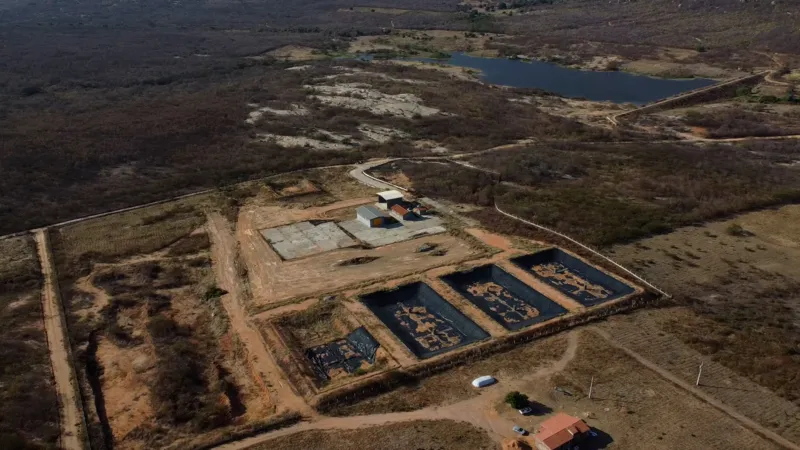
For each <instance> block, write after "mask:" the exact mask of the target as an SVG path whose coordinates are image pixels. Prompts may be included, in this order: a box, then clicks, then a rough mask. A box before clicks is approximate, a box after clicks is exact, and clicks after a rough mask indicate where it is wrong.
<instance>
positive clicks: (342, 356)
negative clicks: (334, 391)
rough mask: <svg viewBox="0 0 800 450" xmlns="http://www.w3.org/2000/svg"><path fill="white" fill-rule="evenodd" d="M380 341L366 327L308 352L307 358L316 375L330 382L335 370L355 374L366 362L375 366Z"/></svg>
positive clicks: (312, 348)
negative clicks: (331, 374) (332, 372)
mask: <svg viewBox="0 0 800 450" xmlns="http://www.w3.org/2000/svg"><path fill="white" fill-rule="evenodd" d="M378 347H380V344H378V341H376V340H375V338H373V337H372V335H371V334H369V331H367V330H366V329H365V328H364V327H360V328H357V329H355V330H354V331H353V332H352V333H350V334H348V335H347V336H345V338H344V339H338V340H336V341H333V342H329V343H327V344H324V345H318V346H316V347H311V348H309V349H307V350H306V358H308V359H309V361H311V365H312V367H313V369H314V373H315V374H316V375H317V377H318V378H319V379H321V380H329V379H330V373H331V371H333V370H337V369H343V370H345V371H346V372H347V373H353V372H355V371H356V370H358V369H360V368H361V367H362V365H363V364H364V361H366V362H368V363H370V364H375V353H376V352H377V351H378Z"/></svg>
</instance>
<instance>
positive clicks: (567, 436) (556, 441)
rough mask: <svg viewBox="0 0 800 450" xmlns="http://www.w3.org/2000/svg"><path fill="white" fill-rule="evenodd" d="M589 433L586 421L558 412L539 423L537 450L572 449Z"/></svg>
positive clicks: (536, 438) (536, 441)
mask: <svg viewBox="0 0 800 450" xmlns="http://www.w3.org/2000/svg"><path fill="white" fill-rule="evenodd" d="M588 434H589V425H586V422H584V421H582V420H581V419H578V418H577V417H572V416H570V415H567V414H564V413H558V414H556V415H555V416H553V417H551V418H549V419H547V420H545V421H544V422H542V424H541V425H539V430H538V431H537V432H536V436H534V441H535V443H536V449H537V450H572V449H573V448H575V447H576V445H577V444H578V443H579V442H581V441H582V440H583V439H585V438H586V436H587V435H588Z"/></svg>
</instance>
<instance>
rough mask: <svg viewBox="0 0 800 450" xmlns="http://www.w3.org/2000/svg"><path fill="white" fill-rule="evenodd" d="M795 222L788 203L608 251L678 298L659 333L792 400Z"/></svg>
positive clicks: (798, 234)
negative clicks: (664, 332) (656, 281)
mask: <svg viewBox="0 0 800 450" xmlns="http://www.w3.org/2000/svg"><path fill="white" fill-rule="evenodd" d="M798 219H800V208H798V207H797V206H795V205H792V206H785V207H782V208H780V209H773V210H767V211H761V212H754V213H749V214H744V215H741V216H738V217H736V218H733V219H730V220H727V221H723V222H716V223H711V224H707V225H704V226H698V227H689V228H681V229H679V230H677V231H675V232H673V233H670V234H667V235H663V236H657V237H653V238H649V239H644V240H641V241H639V242H637V243H635V244H630V245H626V246H618V247H614V248H613V250H614V255H616V257H617V258H618V259H619V260H621V261H622V262H624V263H627V264H629V265H630V266H632V267H634V268H635V269H636V270H637V271H638V272H640V273H642V274H644V275H645V276H647V277H649V278H652V279H656V280H659V282H660V283H661V284H662V286H663V287H664V288H665V289H667V290H668V291H669V292H671V293H672V294H673V295H674V296H675V301H676V303H677V305H678V307H677V310H675V311H671V310H665V311H663V314H659V318H658V319H657V320H656V321H655V323H656V328H657V329H662V330H664V331H668V332H670V333H674V334H675V335H677V336H679V337H680V338H681V339H682V340H683V341H684V342H686V343H688V344H689V345H690V346H691V347H692V348H694V349H695V350H697V351H699V352H700V353H702V354H704V355H707V356H708V357H710V358H712V359H713V360H714V361H717V362H720V363H722V364H724V365H725V366H727V367H730V368H732V369H734V370H735V371H736V372H738V373H740V374H742V375H745V376H747V377H748V378H750V379H752V380H754V381H756V382H758V383H759V384H761V385H762V386H765V387H768V388H769V389H771V390H772V391H774V392H775V393H777V394H779V395H781V396H783V397H784V398H787V399H789V400H791V401H793V402H795V403H796V402H797V401H798V399H800V390H798V380H797V375H798V373H800V357H798V352H797V349H798V348H799V347H800V339H799V338H798V330H797V323H796V320H794V318H795V317H796V316H797V314H798V307H797V304H798V303H797V302H798V298H800V283H798V279H800V273H798V267H797V262H796V261H797V258H798V257H800V254H798V246H800V229H798V226H797V224H798V223H799V222H798ZM755 419H761V418H755Z"/></svg>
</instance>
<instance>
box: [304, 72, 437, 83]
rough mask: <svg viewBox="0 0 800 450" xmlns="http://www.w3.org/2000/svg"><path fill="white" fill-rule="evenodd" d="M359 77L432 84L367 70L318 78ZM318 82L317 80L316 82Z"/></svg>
mask: <svg viewBox="0 0 800 450" xmlns="http://www.w3.org/2000/svg"><path fill="white" fill-rule="evenodd" d="M358 75H363V76H369V77H373V78H380V79H382V80H386V81H394V82H396V83H405V84H415V85H424V84H431V83H430V82H428V81H423V80H414V79H412V78H397V77H393V76H391V75H387V74H385V73H380V72H370V71H367V70H349V71H347V72H345V73H334V74H331V75H325V76H324V77H321V78H318V80H335V79H337V78H342V77H354V76H358ZM315 81H316V80H315Z"/></svg>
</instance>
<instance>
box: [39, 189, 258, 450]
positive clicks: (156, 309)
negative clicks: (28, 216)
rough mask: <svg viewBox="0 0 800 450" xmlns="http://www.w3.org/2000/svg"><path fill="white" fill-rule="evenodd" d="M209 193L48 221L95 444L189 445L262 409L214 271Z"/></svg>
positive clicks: (251, 421)
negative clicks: (64, 222)
mask: <svg viewBox="0 0 800 450" xmlns="http://www.w3.org/2000/svg"><path fill="white" fill-rule="evenodd" d="M214 201H215V199H214V198H211V197H205V198H204V197H198V198H194V199H192V200H190V201H184V202H180V203H177V204H167V205H162V206H158V207H153V208H148V209H144V210H139V211H135V212H131V213H124V214H118V215H114V216H109V217H106V218H102V219H95V220H93V221H89V222H85V223H81V224H77V225H73V226H68V227H65V228H62V229H60V230H56V231H53V232H52V242H53V250H54V255H55V258H56V264H57V268H58V271H59V282H60V284H61V290H62V295H63V298H64V303H65V309H66V312H67V318H68V324H69V333H70V339H71V342H72V345H73V351H74V354H75V358H76V361H77V367H76V370H77V371H78V374H79V379H80V387H81V392H82V395H83V398H84V405H83V406H84V408H85V410H86V412H87V417H88V419H89V434H90V436H89V437H90V440H91V444H92V448H100V449H102V448H119V449H125V448H141V447H142V446H157V447H169V446H177V447H181V448H188V447H192V446H194V445H197V444H199V443H202V442H207V441H208V440H214V439H218V438H219V437H220V436H222V435H223V433H228V432H232V431H241V430H242V429H250V428H252V427H254V426H258V425H259V424H260V423H263V422H264V421H265V420H268V418H269V416H270V414H271V410H270V409H269V408H268V405H267V404H266V403H265V402H264V399H263V398H262V392H261V391H260V389H259V388H258V387H256V386H255V384H254V383H253V382H252V381H251V379H250V375H249V373H248V372H247V365H246V364H244V363H243V350H242V348H241V345H240V343H239V341H238V338H237V336H236V335H235V334H234V333H232V332H230V330H229V326H228V320H227V315H226V314H225V312H224V310H223V309H222V308H221V305H220V303H219V296H220V295H221V294H222V293H223V292H222V291H219V290H218V289H217V288H216V287H215V280H214V276H213V273H212V270H211V259H210V253H209V251H208V248H209V239H208V236H207V234H206V232H205V231H204V229H203V224H204V222H205V216H204V214H203V209H204V208H206V207H212V206H214V205H215V203H214Z"/></svg>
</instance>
